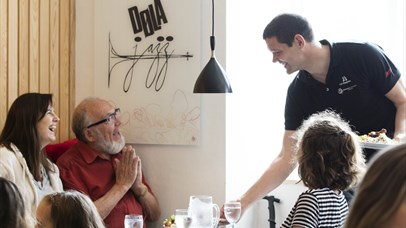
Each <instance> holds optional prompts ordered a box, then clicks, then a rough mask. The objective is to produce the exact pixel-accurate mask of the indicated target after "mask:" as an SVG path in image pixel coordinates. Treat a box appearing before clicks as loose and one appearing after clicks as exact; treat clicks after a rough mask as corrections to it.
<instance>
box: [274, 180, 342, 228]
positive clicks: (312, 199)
mask: <svg viewBox="0 0 406 228" xmlns="http://www.w3.org/2000/svg"><path fill="white" fill-rule="evenodd" d="M347 214H348V204H347V201H346V200H345V197H344V194H343V192H340V193H338V194H337V193H336V192H334V191H332V190H330V189H329V188H322V189H311V190H307V191H305V192H303V193H302V194H301V195H300V196H299V198H298V200H297V201H296V203H295V205H294V206H293V208H292V210H291V211H290V213H289V215H288V217H287V218H286V220H285V222H284V223H283V224H282V226H281V227H283V228H287V227H291V226H292V225H297V226H302V227H342V226H343V225H344V222H345V219H346V217H347Z"/></svg>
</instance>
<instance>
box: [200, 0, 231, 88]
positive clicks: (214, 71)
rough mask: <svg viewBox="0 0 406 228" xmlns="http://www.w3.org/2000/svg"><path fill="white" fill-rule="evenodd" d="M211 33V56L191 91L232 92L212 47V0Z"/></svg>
mask: <svg viewBox="0 0 406 228" xmlns="http://www.w3.org/2000/svg"><path fill="white" fill-rule="evenodd" d="M211 28H212V30H211V32H212V35H211V36H210V47H211V58H210V60H209V62H208V63H207V65H206V66H205V67H204V68H203V70H202V72H201V73H200V75H199V77H198V78H197V80H196V83H195V87H194V89H193V93H232V92H233V90H232V89H231V85H230V82H229V81H228V78H227V76H226V72H225V71H224V69H223V68H222V67H221V65H220V64H219V63H218V61H217V59H216V57H215V55H214V49H215V44H216V38H215V36H214V0H212V25H211Z"/></svg>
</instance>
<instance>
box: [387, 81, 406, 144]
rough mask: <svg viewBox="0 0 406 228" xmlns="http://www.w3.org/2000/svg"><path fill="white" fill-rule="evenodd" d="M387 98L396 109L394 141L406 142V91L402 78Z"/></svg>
mask: <svg viewBox="0 0 406 228" xmlns="http://www.w3.org/2000/svg"><path fill="white" fill-rule="evenodd" d="M386 97H387V98H388V99H389V100H391V101H392V102H393V104H394V105H395V107H396V119H395V132H394V137H393V138H394V139H396V140H398V141H402V142H403V141H406V90H405V87H404V85H403V83H402V79H401V78H400V79H399V80H398V82H396V84H395V86H394V87H393V88H392V89H391V90H390V91H389V92H388V93H387V94H386Z"/></svg>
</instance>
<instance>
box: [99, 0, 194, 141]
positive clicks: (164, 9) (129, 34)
mask: <svg viewBox="0 0 406 228" xmlns="http://www.w3.org/2000/svg"><path fill="white" fill-rule="evenodd" d="M199 6H200V1H190V0H98V1H97V4H95V25H96V26H95V28H94V29H95V33H94V34H95V37H94V39H95V46H94V47H95V63H94V67H95V71H94V72H95V77H94V78H95V82H94V85H95V93H96V96H99V97H102V98H105V99H108V100H110V101H112V102H113V103H114V104H115V105H116V106H117V107H119V108H120V109H121V119H122V123H123V124H122V132H123V134H124V136H125V137H126V141H127V142H128V143H139V144H176V145H198V144H199V142H200V113H201V112H200V95H197V94H193V86H194V82H195V81H196V78H197V76H198V75H199V73H200V43H201V37H200V34H201V31H200V14H201V10H200V7H199ZM184 9H187V10H184Z"/></svg>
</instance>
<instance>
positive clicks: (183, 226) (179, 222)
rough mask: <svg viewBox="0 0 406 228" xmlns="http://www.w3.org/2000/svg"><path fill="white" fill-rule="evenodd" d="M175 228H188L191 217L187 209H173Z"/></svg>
mask: <svg viewBox="0 0 406 228" xmlns="http://www.w3.org/2000/svg"><path fill="white" fill-rule="evenodd" d="M175 223H176V228H188V227H190V225H191V223H192V218H190V217H189V215H188V209H176V210H175Z"/></svg>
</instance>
